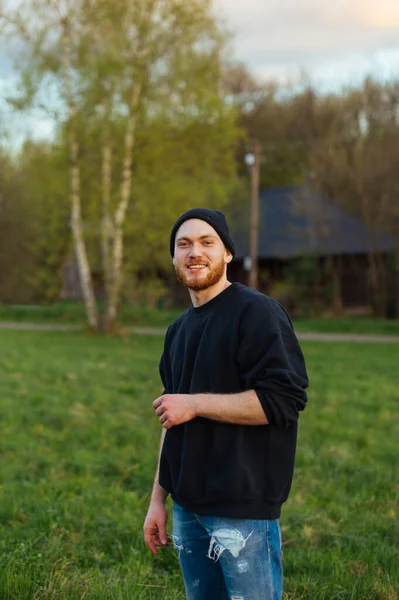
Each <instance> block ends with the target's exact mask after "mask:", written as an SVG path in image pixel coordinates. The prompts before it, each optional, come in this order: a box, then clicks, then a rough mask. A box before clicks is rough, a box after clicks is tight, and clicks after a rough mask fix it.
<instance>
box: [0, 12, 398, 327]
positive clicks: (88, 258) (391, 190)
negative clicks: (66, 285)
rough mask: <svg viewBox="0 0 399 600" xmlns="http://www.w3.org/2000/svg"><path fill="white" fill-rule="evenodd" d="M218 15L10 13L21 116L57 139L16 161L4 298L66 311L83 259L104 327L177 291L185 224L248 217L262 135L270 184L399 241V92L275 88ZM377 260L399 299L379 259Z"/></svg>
mask: <svg viewBox="0 0 399 600" xmlns="http://www.w3.org/2000/svg"><path fill="white" fill-rule="evenodd" d="M211 8H212V7H211V2H205V1H203V0H186V1H185V2H184V3H181V2H180V1H178V0H163V1H162V2H160V3H155V2H150V1H148V0H141V1H137V2H135V3H132V2H130V0H115V1H114V2H113V3H109V2H108V1H107V0H96V2H86V1H84V0H76V1H74V2H70V3H63V2H61V1H60V2H58V0H52V1H51V2H50V1H49V0H37V2H35V3H31V2H27V3H26V6H25V7H24V9H23V10H22V9H21V7H19V9H18V12H17V13H13V12H8V13H3V15H2V23H3V28H2V36H3V39H4V40H5V41H8V40H10V39H13V40H17V42H18V44H17V47H18V49H19V55H18V61H17V66H16V68H17V69H19V72H20V74H21V85H20V87H19V90H18V94H17V95H16V96H14V97H13V98H10V99H9V102H10V105H11V106H13V108H14V110H15V111H20V112H21V115H22V114H23V111H24V110H26V109H31V107H32V106H37V105H40V106H41V107H42V109H44V110H47V111H48V112H49V113H51V115H52V116H53V117H54V118H55V119H56V123H57V128H56V135H55V138H54V139H53V140H52V141H51V142H46V143H45V142H41V143H37V142H33V141H29V142H26V143H25V144H24V146H23V147H22V149H21V150H20V151H19V152H18V154H17V155H16V156H15V155H13V156H10V155H8V154H7V153H6V152H3V154H2V155H1V157H0V186H1V190H0V302H14V303H22V302H29V303H36V302H54V301H57V300H58V299H59V298H60V293H61V288H62V267H63V265H65V262H66V260H67V259H68V257H71V256H74V255H75V256H76V257H77V262H78V266H79V272H80V278H81V281H82V287H83V292H84V297H85V302H86V307H87V314H88V321H89V323H90V324H91V326H92V327H103V328H105V329H107V330H112V329H113V328H114V327H115V322H116V316H117V309H118V306H119V304H120V301H121V298H124V297H127V298H137V297H138V296H139V294H140V293H143V294H145V293H146V290H150V291H152V294H153V296H157V295H158V296H159V295H160V294H161V293H162V290H163V285H164V284H163V283H162V281H163V279H162V274H163V273H165V271H166V272H170V257H169V256H168V236H169V231H170V226H171V224H172V223H173V221H174V219H175V218H176V216H177V215H178V214H180V213H181V212H183V211H184V210H186V209H187V208H189V207H191V206H200V205H206V206H214V207H221V208H224V209H225V210H227V212H229V211H230V212H231V213H232V214H235V215H240V214H242V213H245V212H246V211H247V208H246V206H247V205H246V199H247V195H248V194H247V183H248V182H247V173H246V167H245V164H244V155H245V153H246V152H247V151H248V149H249V147H250V144H251V141H252V140H254V139H256V140H258V141H259V142H260V143H261V148H262V160H261V185H262V186H263V187H274V186H285V185H293V184H308V185H310V186H312V187H315V188H317V189H319V190H320V191H322V192H323V193H325V194H327V195H328V196H329V197H331V198H333V199H334V200H335V201H336V202H338V203H340V204H341V205H342V206H344V207H345V208H346V209H348V210H349V211H350V212H352V213H354V214H357V215H359V216H361V217H362V218H363V220H364V221H365V222H366V224H367V225H368V226H369V227H370V229H371V231H383V232H386V233H389V234H391V235H392V236H394V237H395V238H396V239H399V203H398V174H399V122H398V117H399V82H398V81H393V82H389V83H381V82H377V81H372V80H371V79H367V80H366V81H365V82H364V83H363V85H362V86H360V87H358V88H352V89H347V90H343V91H341V92H340V93H335V94H321V93H320V92H318V91H317V90H316V89H315V88H313V87H312V85H311V84H310V83H308V82H304V83H303V84H302V85H300V86H296V87H293V88H290V89H287V88H283V87H281V86H279V85H278V84H275V83H267V84H264V83H262V82H259V81H257V80H256V79H255V78H254V77H253V76H252V75H251V74H250V73H249V72H248V70H247V68H246V67H245V66H243V65H231V63H229V62H228V61H227V60H226V37H225V34H224V31H223V28H222V26H221V24H219V23H218V22H217V21H215V19H214V17H213V16H212V10H211ZM14 47H15V46H14ZM237 218H240V217H237ZM397 255H398V256H397V259H398V260H397V266H399V252H398V253H397ZM369 260H370V268H371V273H372V286H373V289H374V292H375V295H376V297H379V298H380V297H381V298H382V300H381V303H383V302H384V298H383V295H384V285H385V279H386V264H385V262H384V260H383V259H382V257H381V256H380V254H379V252H378V248H376V249H375V252H372V251H371V252H370V256H369ZM398 273H399V271H398ZM398 280H399V277H398ZM99 290H101V294H102V296H103V297H104V300H105V312H104V317H103V319H102V320H101V317H100V315H98V313H97V307H96V304H95V302H94V297H95V295H96V291H97V292H98V291H99Z"/></svg>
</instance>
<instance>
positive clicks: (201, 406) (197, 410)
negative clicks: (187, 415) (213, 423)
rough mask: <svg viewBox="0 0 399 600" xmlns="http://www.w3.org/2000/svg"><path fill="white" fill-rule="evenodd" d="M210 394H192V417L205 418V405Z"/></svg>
mask: <svg viewBox="0 0 399 600" xmlns="http://www.w3.org/2000/svg"><path fill="white" fill-rule="evenodd" d="M209 397H210V394H194V395H193V403H194V415H195V416H196V417H206V414H207V408H206V407H207V405H208V401H209Z"/></svg>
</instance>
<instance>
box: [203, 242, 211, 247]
mask: <svg viewBox="0 0 399 600" xmlns="http://www.w3.org/2000/svg"><path fill="white" fill-rule="evenodd" d="M204 244H205V245H206V246H210V245H211V244H212V242H204Z"/></svg>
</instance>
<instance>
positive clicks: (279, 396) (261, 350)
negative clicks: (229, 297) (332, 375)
mask: <svg viewBox="0 0 399 600" xmlns="http://www.w3.org/2000/svg"><path fill="white" fill-rule="evenodd" d="M238 363H239V369H240V376H241V379H242V381H243V384H244V387H245V389H253V390H255V392H256V394H257V396H258V398H259V401H260V403H261V405H262V408H263V410H264V411H265V414H266V417H267V420H268V422H269V424H270V425H276V426H277V427H288V426H289V425H291V424H293V423H295V422H296V421H297V419H298V413H299V411H300V410H303V409H304V408H305V405H306V402H307V395H306V392H305V389H306V388H307V387H308V385H309V382H308V376H307V373H306V366H305V360H304V357H303V354H302V351H301V348H300V346H299V342H298V340H297V337H296V335H295V333H294V330H293V327H292V323H291V320H290V318H289V316H288V314H287V313H286V312H285V310H284V309H283V307H282V306H281V305H280V304H279V303H278V302H276V301H275V300H272V299H271V298H268V297H267V296H258V297H255V298H254V299H252V300H251V301H249V302H248V303H247V304H246V306H245V308H244V310H243V313H242V315H241V320H240V325H239V350H238Z"/></svg>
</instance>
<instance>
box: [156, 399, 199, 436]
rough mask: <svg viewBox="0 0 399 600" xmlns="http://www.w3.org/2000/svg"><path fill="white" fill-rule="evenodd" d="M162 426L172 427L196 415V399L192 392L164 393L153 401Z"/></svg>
mask: <svg viewBox="0 0 399 600" xmlns="http://www.w3.org/2000/svg"><path fill="white" fill-rule="evenodd" d="M152 404H153V407H154V408H155V414H156V415H157V416H158V417H159V420H160V422H161V423H162V426H163V427H164V428H165V429H170V428H171V427H174V426H175V425H181V424H182V423H186V422H187V421H191V420H192V419H194V418H195V417H196V400H195V395H192V394H164V395H163V396H160V397H159V398H157V399H156V400H154V402H153V403H152Z"/></svg>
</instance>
